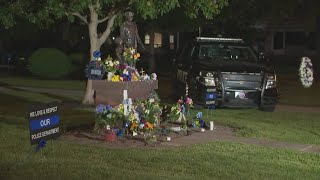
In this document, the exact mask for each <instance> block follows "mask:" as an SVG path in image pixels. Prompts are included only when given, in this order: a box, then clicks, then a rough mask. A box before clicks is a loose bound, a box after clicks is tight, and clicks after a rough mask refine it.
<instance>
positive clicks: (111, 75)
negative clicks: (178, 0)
mask: <svg viewBox="0 0 320 180" xmlns="http://www.w3.org/2000/svg"><path fill="white" fill-rule="evenodd" d="M113 75H114V73H113V72H108V75H107V80H108V81H112V77H113Z"/></svg>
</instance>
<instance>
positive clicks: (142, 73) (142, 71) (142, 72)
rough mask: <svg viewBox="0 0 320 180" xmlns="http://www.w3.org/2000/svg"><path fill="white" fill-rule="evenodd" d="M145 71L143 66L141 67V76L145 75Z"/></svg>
mask: <svg viewBox="0 0 320 180" xmlns="http://www.w3.org/2000/svg"><path fill="white" fill-rule="evenodd" d="M144 73H145V71H144V70H143V68H141V71H140V74H141V76H144Z"/></svg>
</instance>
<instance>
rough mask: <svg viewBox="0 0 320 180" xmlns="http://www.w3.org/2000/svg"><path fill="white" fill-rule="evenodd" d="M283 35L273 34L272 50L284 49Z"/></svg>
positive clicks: (279, 33)
mask: <svg viewBox="0 0 320 180" xmlns="http://www.w3.org/2000/svg"><path fill="white" fill-rule="evenodd" d="M283 38H284V33H283V32H275V33H274V35H273V49H283V48H284V41H283Z"/></svg>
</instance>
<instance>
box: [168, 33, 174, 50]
mask: <svg viewBox="0 0 320 180" xmlns="http://www.w3.org/2000/svg"><path fill="white" fill-rule="evenodd" d="M169 43H170V49H174V35H170V36H169Z"/></svg>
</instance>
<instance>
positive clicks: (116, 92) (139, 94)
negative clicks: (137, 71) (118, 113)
mask: <svg viewBox="0 0 320 180" xmlns="http://www.w3.org/2000/svg"><path fill="white" fill-rule="evenodd" d="M92 88H93V90H94V91H95V104H105V105H111V106H117V105H119V104H121V103H122V101H123V90H127V92H128V98H132V100H137V99H146V98H148V96H149V94H150V93H151V92H152V91H153V90H156V89H158V80H148V81H123V82H111V81H106V80H92Z"/></svg>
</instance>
